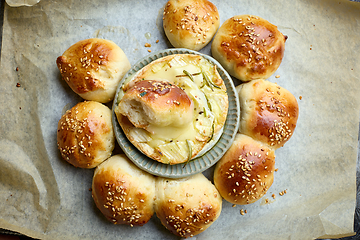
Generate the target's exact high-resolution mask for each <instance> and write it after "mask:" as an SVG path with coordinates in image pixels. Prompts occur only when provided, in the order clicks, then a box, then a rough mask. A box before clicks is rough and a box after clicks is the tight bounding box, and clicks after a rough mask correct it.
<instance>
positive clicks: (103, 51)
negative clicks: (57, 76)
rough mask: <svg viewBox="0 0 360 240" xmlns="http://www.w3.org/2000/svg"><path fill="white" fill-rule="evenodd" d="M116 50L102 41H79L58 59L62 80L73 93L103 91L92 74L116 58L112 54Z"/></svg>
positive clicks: (109, 43)
mask: <svg viewBox="0 0 360 240" xmlns="http://www.w3.org/2000/svg"><path fill="white" fill-rule="evenodd" d="M116 48H118V47H117V46H116V45H115V44H114V43H112V42H110V41H107V40H104V39H95V38H92V39H85V40H81V41H79V42H77V43H75V44H74V45H72V46H71V47H70V48H69V49H67V50H66V51H65V52H64V53H63V55H62V56H60V57H58V58H57V60H56V64H57V66H58V68H59V70H60V73H61V76H62V78H63V79H64V80H65V81H66V82H67V83H68V85H69V86H70V88H71V89H72V90H73V91H74V92H75V93H77V94H83V93H87V92H89V91H94V90H97V89H103V88H104V83H103V82H102V81H101V79H97V78H95V77H94V76H93V74H92V72H93V71H99V70H100V68H102V67H106V66H107V64H108V63H109V62H110V61H112V60H113V59H114V58H115V57H116V56H115V55H116V54H114V53H113V50H114V49H116Z"/></svg>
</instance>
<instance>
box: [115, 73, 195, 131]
mask: <svg viewBox="0 0 360 240" xmlns="http://www.w3.org/2000/svg"><path fill="white" fill-rule="evenodd" d="M193 109H194V104H193V101H192V100H191V98H190V97H189V96H188V95H187V94H186V92H185V91H184V90H182V89H181V88H179V87H178V86H176V85H174V84H171V83H170V82H167V81H155V80H144V81H139V82H137V83H135V85H134V86H133V87H131V89H129V90H128V91H126V93H125V95H124V97H123V98H122V99H121V101H120V103H119V112H120V113H121V114H122V115H124V116H126V117H127V118H128V119H129V121H130V122H131V123H132V124H133V125H134V126H135V127H137V128H144V129H146V130H147V131H149V132H151V133H154V131H155V130H156V129H155V130H154V129H151V126H163V127H165V126H169V125H172V126H174V127H181V126H183V125H184V124H189V123H190V122H192V119H193Z"/></svg>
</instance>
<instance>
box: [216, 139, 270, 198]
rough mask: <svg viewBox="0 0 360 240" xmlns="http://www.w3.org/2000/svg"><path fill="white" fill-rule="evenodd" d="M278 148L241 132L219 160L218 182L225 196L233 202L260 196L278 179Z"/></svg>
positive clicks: (217, 169) (220, 190) (217, 184)
mask: <svg viewBox="0 0 360 240" xmlns="http://www.w3.org/2000/svg"><path fill="white" fill-rule="evenodd" d="M274 169H275V152H274V150H273V149H271V148H269V147H268V146H267V145H265V144H262V143H260V142H257V141H255V140H254V139H252V138H251V137H248V136H246V135H243V134H237V135H236V137H235V140H234V142H233V144H232V145H231V147H230V148H229V150H228V151H227V152H226V153H225V155H224V156H223V157H222V158H221V159H220V161H219V162H218V163H217V164H216V167H215V171H214V183H215V186H216V188H217V189H218V190H219V192H220V194H221V196H222V197H223V198H224V199H225V200H226V201H228V202H230V203H233V204H240V205H245V204H250V203H254V202H255V201H257V200H259V199H260V198H261V197H262V196H263V195H264V194H265V193H266V192H267V190H268V189H269V188H270V186H271V184H272V183H273V181H274Z"/></svg>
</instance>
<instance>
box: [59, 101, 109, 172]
mask: <svg viewBox="0 0 360 240" xmlns="http://www.w3.org/2000/svg"><path fill="white" fill-rule="evenodd" d="M57 145H58V148H59V150H60V153H61V156H62V157H63V159H65V160H66V161H68V162H69V163H71V164H72V165H74V166H75V167H80V168H94V167H96V166H97V165H99V164H100V163H101V162H103V161H104V160H105V159H107V158H109V157H110V156H111V154H112V151H113V150H114V147H115V136H114V132H113V127H112V122H111V110H110V109H109V108H108V107H107V106H105V105H103V104H101V103H99V102H95V101H85V102H80V103H78V104H76V105H75V106H74V107H73V108H71V109H70V110H68V111H66V113H65V114H64V115H63V116H62V117H61V119H60V120H59V123H58V130H57Z"/></svg>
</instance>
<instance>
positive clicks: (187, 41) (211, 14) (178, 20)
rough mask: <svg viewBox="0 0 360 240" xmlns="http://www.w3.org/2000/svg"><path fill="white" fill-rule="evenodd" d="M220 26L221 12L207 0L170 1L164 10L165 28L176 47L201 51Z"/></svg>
mask: <svg viewBox="0 0 360 240" xmlns="http://www.w3.org/2000/svg"><path fill="white" fill-rule="evenodd" d="M219 25H220V18H219V12H218V11H217V8H216V6H215V5H214V4H212V3H211V2H209V1H207V0H199V1H194V0H170V1H168V2H167V4H166V5H165V8H164V14H163V26H164V31H165V34H166V36H167V38H168V39H169V41H170V43H171V44H172V45H173V46H174V47H178V48H188V49H192V50H196V51H198V50H200V49H202V48H203V47H204V46H206V45H207V44H208V43H209V42H210V41H211V39H212V38H213V36H214V35H215V33H216V31H217V29H218V28H219Z"/></svg>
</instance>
